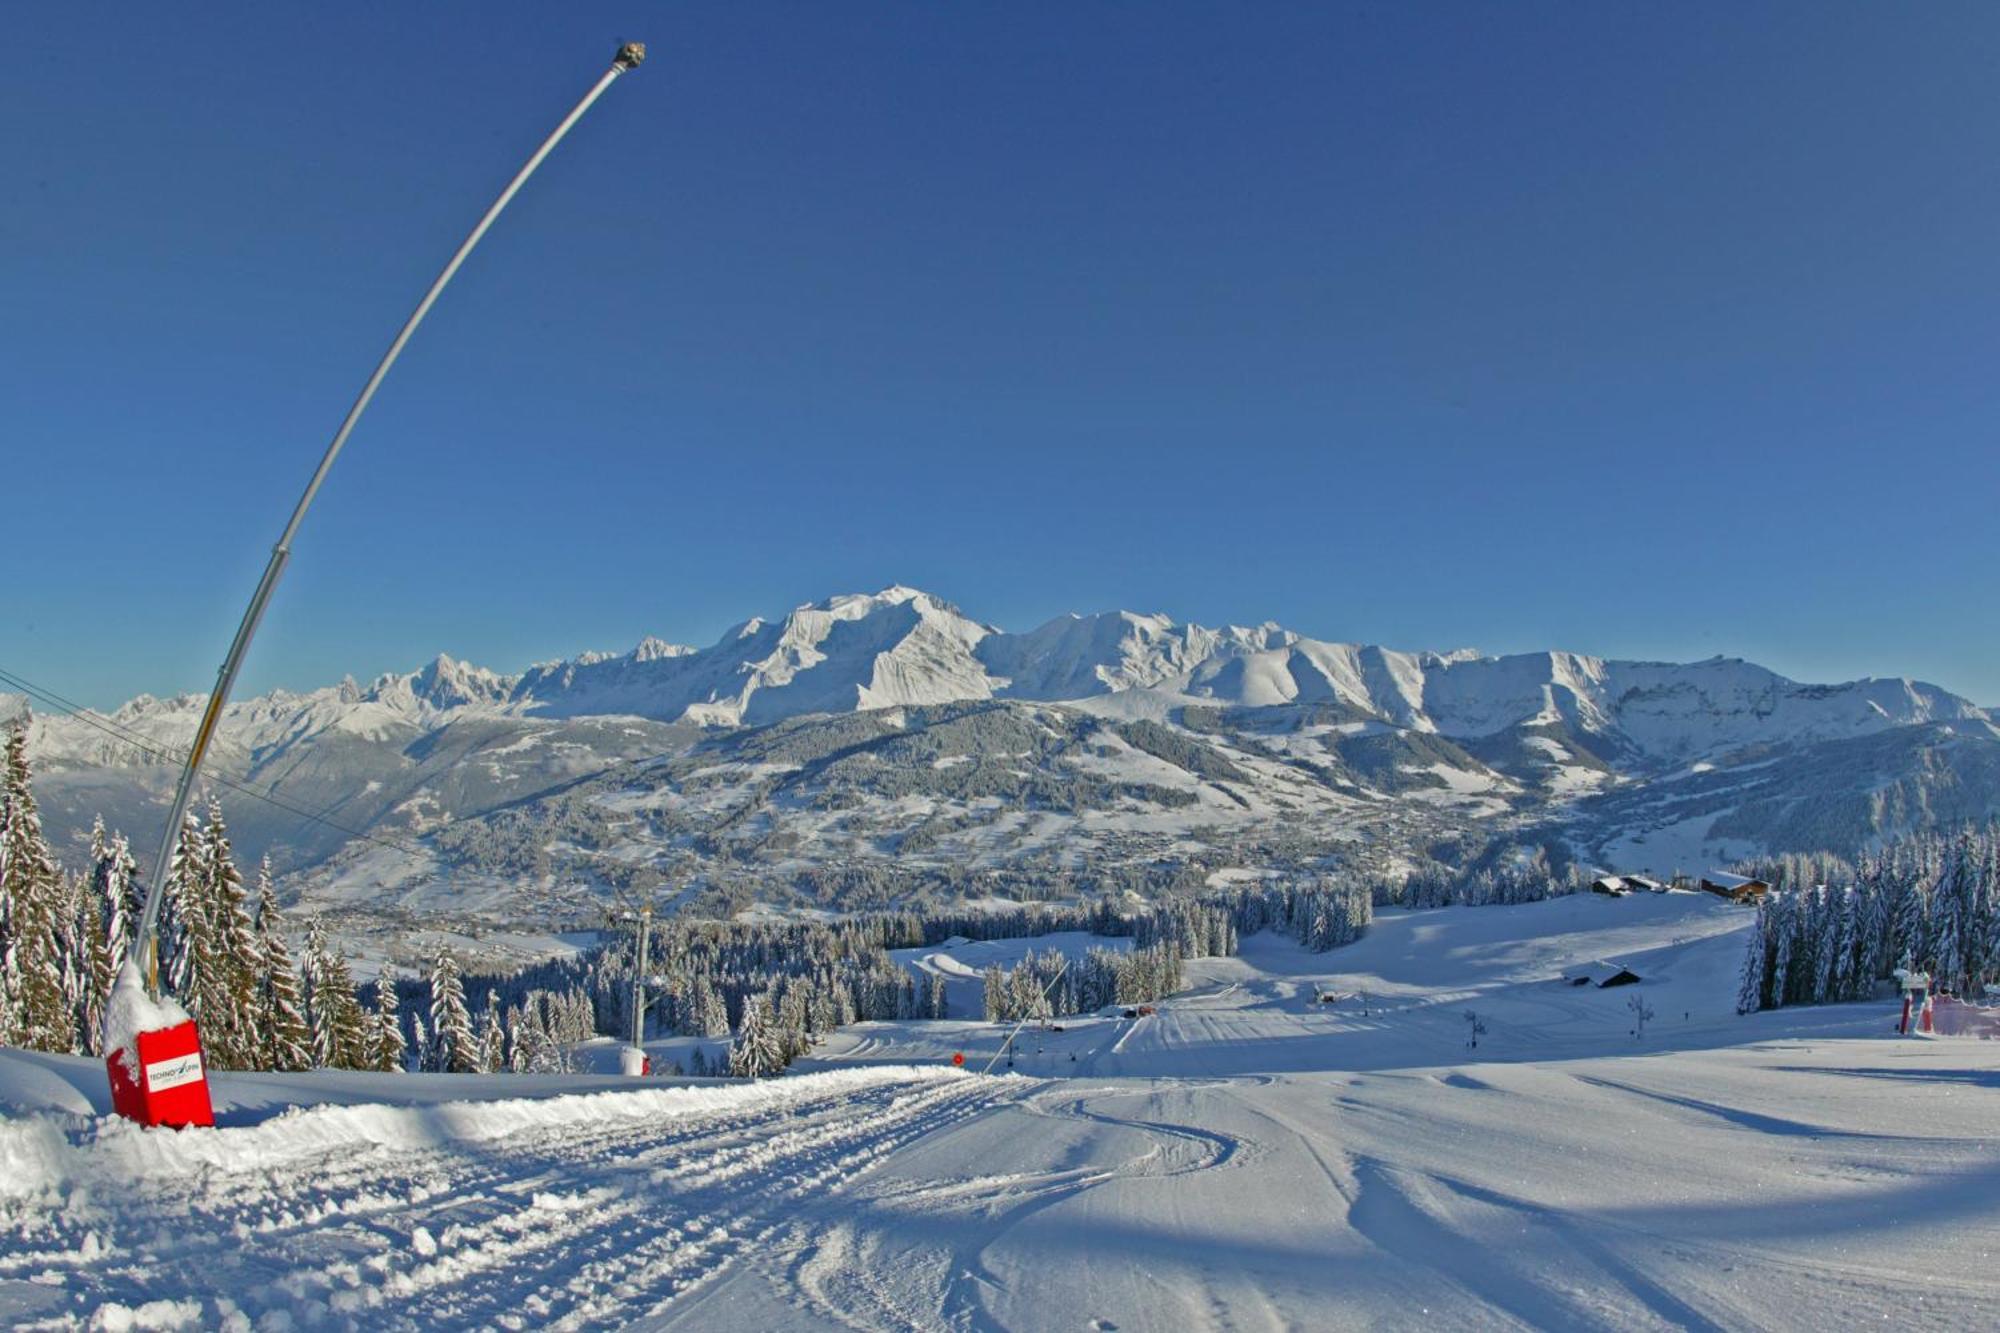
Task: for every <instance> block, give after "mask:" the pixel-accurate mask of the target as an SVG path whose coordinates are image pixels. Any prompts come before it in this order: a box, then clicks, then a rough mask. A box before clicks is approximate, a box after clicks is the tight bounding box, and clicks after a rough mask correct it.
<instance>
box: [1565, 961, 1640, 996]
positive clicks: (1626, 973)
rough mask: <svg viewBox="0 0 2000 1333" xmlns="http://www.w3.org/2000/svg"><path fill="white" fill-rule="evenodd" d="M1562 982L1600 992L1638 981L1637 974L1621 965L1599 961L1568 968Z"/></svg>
mask: <svg viewBox="0 0 2000 1333" xmlns="http://www.w3.org/2000/svg"><path fill="white" fill-rule="evenodd" d="M1563 980H1564V981H1566V982H1568V983H1569V984H1570V985H1572V986H1596V987H1597V988H1598V989H1600V990H1602V989H1605V988H1607V987H1610V986H1630V985H1632V984H1633V983H1635V982H1637V981H1638V980H1639V974H1638V973H1637V972H1634V971H1633V970H1632V969H1631V968H1629V967H1626V966H1625V965H1624V964H1623V963H1612V962H1606V961H1605V960H1603V959H1599V960H1598V961H1597V962H1594V963H1586V964H1584V965H1582V966H1580V967H1572V968H1570V969H1569V970H1568V971H1567V972H1565V973H1563Z"/></svg>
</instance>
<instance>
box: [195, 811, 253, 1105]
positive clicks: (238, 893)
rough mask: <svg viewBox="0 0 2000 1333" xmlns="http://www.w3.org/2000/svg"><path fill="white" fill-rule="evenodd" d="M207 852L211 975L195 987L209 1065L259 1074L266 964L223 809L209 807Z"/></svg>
mask: <svg viewBox="0 0 2000 1333" xmlns="http://www.w3.org/2000/svg"><path fill="white" fill-rule="evenodd" d="M202 837H203V840H204V842H205V843H206V848H205V851H204V853H203V856H202V862H203V864H204V866H205V867H206V869H207V871H208V883H207V885H206V889H207V894H206V897H207V902H208V919H209V943H210V950H209V954H208V963H209V969H208V974H207V975H205V976H203V977H201V978H200V979H199V980H198V982H197V984H196V993H197V994H199V995H200V996H202V1005H203V1008H204V1009H205V1010H206V1011H208V1012H209V1013H210V1014H211V1015H213V1019H212V1022H211V1024H210V1025H209V1026H207V1027H204V1029H203V1034H202V1035H203V1043H204V1049H205V1051H206V1052H207V1053H208V1055H209V1059H210V1062H211V1063H212V1064H214V1065H216V1066H217V1067H219V1068H222V1069H255V1068H257V1067H258V1066H259V1065H260V1064H261V1063H262V1059H263V1052H264V1050H265V1047H266V1045H267V1042H266V1038H265V1034H264V1032H263V1025H262V1022H261V1019H262V1017H263V1006H262V1004H261V1003H260V996H259V994H258V992H259V989H260V986H259V981H260V978H261V976H262V974H263V971H264V960H263V959H262V958H261V957H259V955H258V939H257V931H256V928H255V926H254V925H253V924H252V922H251V919H250V911H249V907H248V904H247V903H246V902H245V901H244V894H243V876H242V874H241V873H239V872H238V870H237V869H236V858H235V854H234V853H233V852H232V850H231V848H230V844H229V831H228V829H227V828H225V827H224V826H223V822H222V809H221V807H220V806H219V805H217V804H216V803H215V802H214V801H210V802H209V804H208V826H207V827H206V828H205V829H204V830H203V831H202Z"/></svg>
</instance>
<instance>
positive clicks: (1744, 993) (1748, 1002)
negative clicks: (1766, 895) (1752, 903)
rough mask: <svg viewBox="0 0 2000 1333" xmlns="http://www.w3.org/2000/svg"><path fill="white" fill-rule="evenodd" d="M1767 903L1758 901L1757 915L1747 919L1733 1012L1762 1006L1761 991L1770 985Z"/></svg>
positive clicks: (1743, 1012)
mask: <svg viewBox="0 0 2000 1333" xmlns="http://www.w3.org/2000/svg"><path fill="white" fill-rule="evenodd" d="M1770 926H1771V908H1770V904H1769V903H1767V902H1765V901H1764V900H1763V899H1759V900H1758V902H1757V917H1756V919H1755V920H1754V921H1752V922H1751V923H1750V929H1749V931H1748V932H1747V934H1748V939H1747V940H1746V941H1745V942H1744V947H1743V973H1742V980H1741V981H1740V982H1739V984H1738V985H1737V987H1736V1012H1737V1013H1739V1014H1752V1013H1755V1012H1757V1010H1759V1009H1761V1008H1763V1007H1764V995H1765V993H1766V991H1767V989H1768V987H1769V985H1770V976H1771V960H1770V953H1771V949H1770Z"/></svg>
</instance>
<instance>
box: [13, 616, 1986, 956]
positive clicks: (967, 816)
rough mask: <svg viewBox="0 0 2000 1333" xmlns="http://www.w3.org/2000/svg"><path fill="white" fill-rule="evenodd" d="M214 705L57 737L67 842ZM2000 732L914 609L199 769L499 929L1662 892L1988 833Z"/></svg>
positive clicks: (313, 846)
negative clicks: (1545, 859)
mask: <svg viewBox="0 0 2000 1333" xmlns="http://www.w3.org/2000/svg"><path fill="white" fill-rule="evenodd" d="M21 703H22V701H15V706H16V707H18V706H21ZM202 703H203V700H202V699H201V698H200V697H199V696H181V697H178V698H173V699H154V698H151V697H148V696H141V697H139V698H137V699H134V700H132V701H131V702H129V703H127V704H126V705H124V706H123V707H122V708H120V709H119V710H117V711H116V712H115V713H113V714H111V715H109V716H108V717H106V718H96V717H90V718H72V717H64V716H61V715H37V716H36V718H35V720H34V723H33V727H32V729H31V735H30V746H31V753H32V754H33V755H34V757H35V759H36V761H37V763H38V774H39V783H38V785H39V786H40V788H41V789H42V791H43V801H44V804H45V806H46V807H47V810H48V815H49V819H50V822H51V825H52V827H54V828H55V829H56V831H57V832H58V834H59V835H70V836H74V834H75V833H76V831H77V830H79V829H81V828H87V827H88V824H89V821H90V819H91V817H92V815H93V814H95V813H97V812H98V811H100V810H101V811H102V812H103V813H104V815H105V816H106V818H107V820H109V821H111V822H114V823H118V824H121V825H122V826H124V827H126V828H128V829H130V830H131V831H133V833H134V834H135V835H137V836H140V837H143V838H148V839H149V838H151V837H152V836H154V826H155V824H156V822H157V820H158V818H159V813H158V810H159V806H160V805H161V804H162V803H163V802H164V795H165V791H166V788H167V786H168V785H169V783H170V781H171V776H172V770H171V766H170V765H169V764H168V763H167V762H166V757H167V756H171V755H173V754H176V753H177V752H178V751H179V750H180V749H181V748H182V747H184V746H185V744H186V743H187V740H188V738H189V736H190V735H191V733H192V731H193V727H194V725H195V721H196V719H197V717H198V715H199V712H200V709H201V706H202ZM4 707H5V704H4V703H0V708H4ZM1996 721H2000V719H1996V717H1995V715H1994V713H1992V712H1991V711H1989V710H1986V709H1983V708H1981V707H1979V706H1977V705H1975V704H1973V703H1972V702H1971V701H1969V700H1967V699H1963V698H1960V697H1958V696H1956V695H1953V694H1951V693H1949V692H1947V691H1945V690H1942V689H1939V688H1937V687H1936V686H1932V685H1926V684H1923V683H1921V682H1916V681H1910V680H1900V679H1871V680H1861V681H1853V682H1849V683H1846V684H1839V685H1808V684H1800V683H1798V682H1795V681H1791V680H1787V679H1785V678H1784V677H1782V676H1779V675H1777V674H1775V673H1773V672H1771V671H1768V670H1766V669H1764V668H1762V667H1759V666H1756V665H1754V664H1751V663H1748V662H1744V661H1740V660H1735V659H1725V658H1714V659H1711V660H1708V661H1704V662H1695V663H1689V664H1673V663H1647V662H1625V661H1612V660H1605V659H1602V658H1596V657H1589V656H1584V655H1581V654H1577V653H1569V652H1560V651H1551V652H1539V653H1526V654H1517V655H1513V656H1506V657H1487V656H1483V655H1481V654H1479V653H1477V652H1474V651H1471V650H1459V651H1455V652H1447V653H1434V652H1402V651H1397V650H1393V649H1388V648H1381V647H1374V646H1364V645H1357V644H1348V643H1339V642H1332V641H1327V640H1320V639H1314V638H1310V637H1307V636H1305V635H1302V634H1299V633H1296V632H1294V631H1292V630H1288V629H1284V628H1281V627H1280V626H1277V625H1274V624H1265V625H1260V626H1255V627H1249V628H1245V627H1240V626H1230V627H1225V628H1220V629H1211V628H1207V627H1204V626H1200V625H1192V624H1182V623H1178V622H1176V621H1173V620H1171V619H1169V618H1168V617H1166V616H1160V615H1139V614H1134V613H1131V612H1122V611H1121V612H1109V613H1103V614H1095V615H1083V616H1065V617H1061V618H1059V619H1057V620H1054V621H1051V622H1049V623H1048V624H1045V625H1042V626H1040V627H1038V628H1036V629H1032V630H1029V631H1027V632H1025V633H1009V632H1006V631H1003V630H1000V629H997V628H995V627H993V626H990V625H987V624H984V623H981V622H979V621H977V620H974V619H972V618H970V617H968V616H967V615H965V614H964V613H963V612H961V611H960V610H959V609H958V608H956V607H954V606H952V605H951V604H949V603H947V602H945V601H942V600H940V599H938V598H936V597H933V596H931V595H929V594H927V593H924V592H920V591H917V590H915V589H912V588H906V587H900V586H899V587H891V588H887V589H884V590H883V591H881V592H879V593H875V594H872V595H848V596H839V597H833V598H830V599H828V600H826V601H824V602H819V603H815V604H813V605H809V606H802V607H799V608H798V609H796V610H794V611H792V612H790V613H789V614H787V615H785V616H783V617H782V618H779V619H776V620H771V621H766V620H760V619H752V620H748V621H745V622H743V623H742V624H740V625H738V626H736V627H734V628H732V629H731V630H729V631H728V632H727V633H725V634H724V635H723V636H722V638H721V639H720V640H719V641H718V642H717V643H715V644H713V645H711V646H709V647H706V648H700V649H696V648H689V647H683V646H678V645H674V644H669V643H665V642H662V641H660V640H658V639H652V638H648V639H646V640H645V641H643V642H641V643H640V644H639V645H638V646H637V647H635V648H634V649H632V650H631V651H630V652H627V653H623V654H602V653H586V654H583V655H580V656H577V657H574V658H571V659H568V660H565V661H561V662H552V663H546V664H541V665H537V666H534V667H531V668H529V669H528V670H526V671H524V672H521V673H518V674H501V673H498V672H495V671H491V670H487V669H485V668H481V667H475V666H471V665H469V664H466V663H463V662H458V661H455V660H453V659H452V658H450V657H446V656H440V657H438V658H437V659H436V660H434V661H432V662H431V663H429V664H428V665H426V666H424V667H422V668H421V669H419V670H417V671H414V672H410V673H407V674H396V675H388V676H384V677H382V678H381V679H379V680H377V681H375V682H374V683H373V684H371V685H369V686H366V687H362V686H360V685H358V684H356V683H355V682H354V681H352V680H348V681H343V682H342V683H341V684H339V685H335V686H330V687H328V688H325V689H320V690H315V691H312V692H310V693H304V694H294V693H288V692H282V691H281V692H274V693H272V694H269V695H265V696H262V697H259V698H254V699H246V700H243V701H241V702H238V703H235V704H232V705H231V706H230V708H229V709H228V710H227V714H226V717H225V721H224V725H223V728H222V731H221V736H220V742H219V746H218V751H217V756H216V761H215V763H216V772H217V773H218V775H219V776H221V777H224V778H227V779H229V780H230V781H231V782H235V783H240V784H242V785H243V786H247V787H250V788H253V789H256V790H258V791H259V792H261V793H263V794H266V795H270V796H273V797H275V798H276V799H277V800H279V801H280V802H282V806H271V805H267V804H265V803H263V802H261V801H255V800H251V799H248V798H246V797H243V796H241V795H240V794H238V793H236V792H233V791H231V790H228V789H223V790H222V791H221V792H220V795H221V796H222V797H223V798H224V805H225V809H226V810H227V812H228V814H229V816H230V818H231V821H232V825H233V827H234V828H235V829H236V832H237V839H238V844H239V846H242V847H246V848H248V849H251V850H264V849H269V850H271V851H272V852H273V854H274V856H275V857H276V858H277V859H278V861H279V863H280V864H281V866H284V867H286V868H288V869H290V870H293V871H300V870H308V869H313V868H315V867H317V870H316V871H315V873H314V874H313V875H309V876H307V877H305V878H304V879H303V880H300V881H299V882H300V883H302V884H304V885H305V886H306V887H305V888H304V890H303V892H305V893H306V894H307V896H309V897H310V896H313V895H314V894H318V895H320V896H321V897H324V898H326V899H327V900H328V901H330V902H331V901H336V900H337V901H340V902H346V903H351V904H354V905H357V906H358V905H362V904H375V905H378V906H379V905H380V903H381V902H382V901H383V900H384V899H385V898H386V899H388V900H393V901H394V902H397V903H400V904H401V905H403V906H404V907H405V908H408V909H410V910H421V911H431V910H436V911H449V910H454V908H456V909H466V908H467V905H468V904H470V903H472V902H474V901H475V900H476V901H477V902H479V903H481V904H486V905H489V906H491V907H492V909H493V911H494V912H495V913H496V914H497V915H496V916H495V918H494V919H496V920H497V919H498V918H499V916H504V915H505V913H506V912H507V911H514V910H517V909H519V908H520V905H521V902H522V900H523V893H522V891H521V890H520V885H521V884H523V883H526V882H529V881H533V883H534V884H535V885H537V886H538V890H537V892H536V893H535V894H530V895H528V896H529V897H532V898H534V899H535V901H536V902H537V903H539V904H540V907H539V908H537V910H538V911H540V910H543V909H546V910H547V911H548V912H555V913H556V914H557V915H560V912H561V910H565V909H563V908H562V907H561V904H562V903H566V902H569V903H573V902H581V901H587V900H590V898H591V892H592V889H593V886H596V887H601V884H602V883H603V882H604V881H606V880H607V879H608V880H609V881H610V882H614V883H615V882H621V881H623V880H629V879H630V878H631V877H632V876H633V875H634V874H637V873H639V871H640V870H643V869H647V868H650V869H652V870H655V871H658V872H659V873H660V874H663V875H667V876H668V877H674V876H678V875H680V874H682V873H693V874H695V875H697V877H698V878H700V879H701V880H703V881H704V882H707V883H709V884H710V885H711V886H721V885H724V884H727V883H731V882H735V883H748V884H752V885H754V888H753V889H752V890H751V892H752V893H754V895H756V896H767V895H768V894H770V893H773V892H783V891H784V890H785V886H786V885H788V884H790V885H796V884H800V883H805V884H809V885H812V886H814V891H815V892H817V893H818V894H819V896H821V897H826V896H828V895H829V894H832V895H833V896H839V895H840V892H841V891H840V890H838V889H837V888H836V889H828V888H827V887H826V885H827V883H829V882H832V881H838V882H846V881H848V880H854V879H856V878H857V877H859V879H861V880H865V881H867V882H868V883H870V884H877V885H879V884H885V883H902V882H906V881H907V877H908V875H910V874H912V873H917V872H919V871H921V872H922V873H924V874H926V875H934V874H935V873H938V872H941V871H942V869H943V868H946V867H951V868H955V869H956V870H957V871H958V872H959V873H961V874H962V873H963V872H965V871H966V870H968V869H985V870H990V871H992V872H993V873H995V874H1003V875H1004V874H1015V875H1043V876H1046V875H1048V874H1049V873H1052V869H1053V868H1058V867H1060V868H1064V870H1065V872H1066V873H1068V872H1074V871H1076V870H1077V869H1078V868H1079V867H1086V866H1103V865H1106V864H1111V863H1119V862H1132V861H1158V860H1159V859H1160V858H1162V857H1167V858H1173V857H1177V856H1178V857H1184V858H1192V859H1193V860H1196V861H1199V862H1201V863H1202V864H1204V865H1210V864H1214V863H1217V862H1221V863H1225V864H1226V863H1227V862H1228V861H1229V860H1230V859H1231V858H1232V857H1236V858H1239V859H1244V860H1249V859H1252V858H1254V857H1256V856H1258V855H1259V854H1260V849H1262V854H1269V852H1270V849H1271V848H1272V847H1273V846H1277V845H1283V846H1286V847H1291V848H1294V849H1295V850H1296V849H1299V848H1305V849H1307V850H1316V851H1317V852H1319V853H1331V852H1334V851H1338V850H1339V849H1342V848H1345V849H1349V850H1355V849H1365V850H1366V852H1367V853H1368V854H1369V855H1371V856H1374V857H1375V858H1376V859H1378V860H1380V859H1393V858H1394V857H1395V856H1398V855H1404V854H1414V853H1416V852H1418V851H1422V850H1424V849H1432V848H1435V847H1436V846H1437V845H1439V844H1446V845H1463V842H1464V840H1465V839H1466V838H1467V837H1468V836H1471V837H1474V838H1475V839H1487V840H1490V839H1492V838H1494V837H1516V836H1519V837H1530V836H1532V837H1538V838H1543V839H1548V838H1554V839H1556V840H1557V841H1558V842H1560V843H1561V844H1562V845H1563V846H1565V847H1567V848H1568V849H1569V850H1572V851H1574V852H1575V853H1576V854H1578V855H1579V856H1581V857H1584V858H1587V859H1590V860H1592V861H1593V862H1594V863H1601V864H1612V863H1615V864H1618V865H1622V866H1625V867H1627V868H1640V867H1642V866H1644V867H1650V868H1652V869H1655V870H1660V871H1665V870H1669V869H1671V868H1673V864H1675V863H1678V864H1683V865H1685V866H1689V867H1692V866H1693V865H1694V864H1695V863H1696V862H1698V861H1700V860H1702V859H1704V858H1709V857H1715V856H1720V855H1727V854H1731V853H1740V852H1745V851H1752V850H1757V849H1761V848H1774V849H1775V848H1788V847H1798V846H1808V845H1810V846H1828V847H1836V848H1840V849H1843V850H1851V849H1852V848H1853V847H1855V846H1858V845H1861V844H1864V843H1866V842H1867V841H1869V840H1871V839H1873V838H1875V837H1877V836H1880V835H1881V834H1883V833H1885V832H1891V831H1895V830H1897V829H1900V828H1904V827H1910V826H1919V825H1923V824H1927V823H1932V822H1938V821H1944V820H1949V819H1953V818H1959V817H1979V816H1987V815H1991V814H1993V813H1996V812H2000V725H1996ZM284 807H289V808H284ZM300 812H306V813H308V814H311V815H314V816H317V817H318V818H319V820H320V821H322V822H315V820H313V819H310V818H305V817H304V816H303V815H302V814H301V813H300ZM352 831H361V832H366V833H369V834H371V835H374V836H377V837H378V838H380V839H381V840H382V842H381V843H378V844H364V843H359V842H356V841H355V840H354V839H353V838H352V837H351V832H352ZM383 844H391V845H392V846H384V845H383ZM392 847H393V849H397V850H392ZM399 856H400V857H401V863H399V864H396V865H389V864H387V862H388V861H394V860H396V859H397V857H399ZM509 876H512V877H513V878H512V879H511V880H510V879H509V878H508V877H509ZM475 882H476V883H478V884H482V885H484V887H483V888H480V889H478V890H476V891H475V890H474V889H472V888H469V887H468V885H469V884H473V883H475ZM482 910H483V909H482Z"/></svg>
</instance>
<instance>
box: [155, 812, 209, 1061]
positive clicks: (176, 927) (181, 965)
mask: <svg viewBox="0 0 2000 1333" xmlns="http://www.w3.org/2000/svg"><path fill="white" fill-rule="evenodd" d="M207 850H208V848H207V843H206V840H205V839H203V837H202V836H201V826H200V825H199V824H197V823H196V822H195V817H194V812H193V811H189V812H188V813H187V814H186V815H185V816H184V817H183V818H182V820H181V832H180V837H179V838H178V839H177V840H176V841H175V843H174V854H173V858H172V859H171V860H170V861H168V863H167V885H166V889H165V890H164V892H163V893H162V895H161V900H160V917H159V921H158V923H157V925H156V930H157V932H158V945H157V947H158V953H159V956H158V960H157V961H158V965H159V973H160V980H161V981H162V982H163V983H164V984H165V986H166V989H167V990H168V991H169V992H170V993H171V994H172V995H174V996H175V997H176V998H177V999H178V1000H179V1001H180V1002H181V1005H182V1007H183V1008H185V1009H186V1010H187V1011H188V1013H189V1014H190V1015H192V1016H193V1017H194V1019H195V1021H196V1022H197V1023H201V1024H202V1031H203V1032H204V1033H206V1032H207V1030H208V1028H207V1024H206V1023H204V1022H203V1021H202V1014H201V1008H200V1006H201V1000H202V996H201V995H200V993H199V991H198V989H197V987H196V979H197V978H198V977H200V976H202V975H204V974H205V973H206V971H207V966H208V965H207V961H206V959H207V954H208V937H209V929H208V925H209V922H208V913H207V911H206V899H205V897H204V890H205V888H206V886H207V882H208V867H207V866H206V865H205V864H204V861H205V860H206V854H207Z"/></svg>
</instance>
